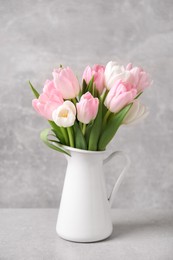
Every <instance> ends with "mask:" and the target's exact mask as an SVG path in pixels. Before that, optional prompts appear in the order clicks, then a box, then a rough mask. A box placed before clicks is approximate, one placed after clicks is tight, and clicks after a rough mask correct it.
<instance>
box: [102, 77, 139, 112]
mask: <svg viewBox="0 0 173 260" xmlns="http://www.w3.org/2000/svg"><path fill="white" fill-rule="evenodd" d="M136 94H137V90H136V89H134V88H133V86H132V85H131V84H129V83H125V82H122V81H121V80H118V81H116V82H115V84H114V86H113V87H112V88H111V90H110V91H109V92H108V94H107V97H106V99H105V102H104V104H105V106H106V107H107V108H108V109H109V110H110V111H111V112H112V113H117V112H119V111H120V110H121V109H122V108H123V107H125V106H126V105H128V104H129V103H130V102H132V101H133V99H134V98H135V96H136Z"/></svg>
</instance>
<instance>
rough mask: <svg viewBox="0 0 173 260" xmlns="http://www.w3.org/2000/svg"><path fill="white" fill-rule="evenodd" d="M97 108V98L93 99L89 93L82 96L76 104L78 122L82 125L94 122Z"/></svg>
mask: <svg viewBox="0 0 173 260" xmlns="http://www.w3.org/2000/svg"><path fill="white" fill-rule="evenodd" d="M98 106H99V100H98V98H94V97H93V96H92V95H91V93H90V92H87V93H85V94H84V95H82V97H81V99H80V101H79V103H77V104H76V108H77V118H78V120H79V121H80V122H82V123H84V124H88V123H89V122H90V121H91V120H94V119H95V118H96V116H97V112H98Z"/></svg>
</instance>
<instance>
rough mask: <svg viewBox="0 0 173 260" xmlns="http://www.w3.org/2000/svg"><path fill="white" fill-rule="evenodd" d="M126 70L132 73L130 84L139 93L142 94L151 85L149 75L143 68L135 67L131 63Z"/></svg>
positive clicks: (129, 79)
mask: <svg viewBox="0 0 173 260" xmlns="http://www.w3.org/2000/svg"><path fill="white" fill-rule="evenodd" d="M126 70H128V71H129V73H130V76H129V78H128V82H130V83H131V84H132V85H133V86H134V87H135V88H136V89H137V93H141V92H142V91H143V90H144V89H145V88H147V87H149V86H150V85H151V80H150V78H149V75H148V74H147V73H146V72H145V71H144V70H143V69H142V68H140V67H133V66H132V64H131V63H129V64H128V65H127V67H126Z"/></svg>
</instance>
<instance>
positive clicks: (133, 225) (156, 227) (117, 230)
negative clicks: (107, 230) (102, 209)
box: [108, 214, 173, 240]
mask: <svg viewBox="0 0 173 260" xmlns="http://www.w3.org/2000/svg"><path fill="white" fill-rule="evenodd" d="M164 233H165V234H166V236H169V235H170V236H173V214H169V215H167V216H165V215H164V216H160V215H159V214H158V215H157V216H154V217H153V218H146V219H144V217H143V219H142V220H140V221H139V220H137V221H134V219H133V220H122V221H121V220H119V221H117V222H115V223H114V225H113V233H112V235H111V237H110V238H108V240H109V239H114V238H119V237H129V236H135V235H139V234H140V235H141V236H143V235H145V236H146V235H147V234H148V235H151V234H152V235H157V234H159V235H160V234H162V235H164Z"/></svg>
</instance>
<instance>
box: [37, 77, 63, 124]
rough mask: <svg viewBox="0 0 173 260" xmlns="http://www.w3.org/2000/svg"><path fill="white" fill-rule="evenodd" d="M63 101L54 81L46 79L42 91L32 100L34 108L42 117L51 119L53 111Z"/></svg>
mask: <svg viewBox="0 0 173 260" xmlns="http://www.w3.org/2000/svg"><path fill="white" fill-rule="evenodd" d="M63 102H64V100H63V98H62V94H61V93H60V92H59V91H58V90H57V89H56V88H55V85H54V82H53V81H50V80H47V81H46V82H45V84H44V88H43V93H42V94H41V95H40V96H39V98H38V99H33V100H32V105H33V107H34V109H35V110H36V111H37V112H38V113H39V114H40V115H41V116H43V117H45V118H46V119H48V120H52V113H53V111H54V110H55V109H56V108H57V107H59V106H60V105H62V104H63Z"/></svg>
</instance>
